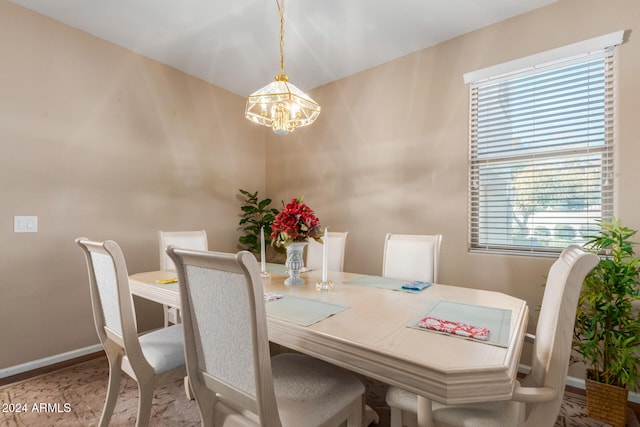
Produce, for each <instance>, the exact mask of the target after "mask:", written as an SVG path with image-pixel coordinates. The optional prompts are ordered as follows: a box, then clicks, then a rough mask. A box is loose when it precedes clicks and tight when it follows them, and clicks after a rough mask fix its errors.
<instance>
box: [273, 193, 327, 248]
mask: <svg viewBox="0 0 640 427" xmlns="http://www.w3.org/2000/svg"><path fill="white" fill-rule="evenodd" d="M302 199H303V198H302V197H299V198H297V199H295V198H294V199H291V201H290V202H289V203H287V204H286V205H285V206H284V208H282V210H281V211H280V212H278V214H277V215H276V218H275V219H274V221H273V223H272V224H271V230H272V232H271V244H272V245H274V246H277V247H283V248H286V247H287V246H289V245H290V244H291V243H292V242H304V241H306V240H307V239H309V238H312V239H315V240H317V241H319V242H322V230H321V229H320V220H319V219H318V217H317V216H316V214H315V213H314V212H313V210H312V209H311V208H310V207H309V206H307V205H306V204H304V203H303V202H302Z"/></svg>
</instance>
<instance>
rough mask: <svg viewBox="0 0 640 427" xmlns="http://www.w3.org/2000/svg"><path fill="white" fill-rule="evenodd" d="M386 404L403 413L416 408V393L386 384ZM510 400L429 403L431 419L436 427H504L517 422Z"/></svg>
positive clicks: (514, 404) (515, 406) (515, 408)
mask: <svg viewBox="0 0 640 427" xmlns="http://www.w3.org/2000/svg"><path fill="white" fill-rule="evenodd" d="M386 401H387V404H388V405H389V406H390V407H392V408H399V409H401V410H402V411H403V413H405V414H403V416H407V415H408V414H413V415H411V416H413V417H415V416H416V413H417V411H418V396H416V395H415V394H414V393H411V392H409V391H406V390H403V389H401V388H398V387H389V390H388V391H387V397H386ZM520 405H522V404H521V403H518V402H513V401H508V400H507V401H501V402H479V403H468V404H464V405H443V404H441V403H438V402H432V410H433V420H434V422H435V424H436V425H437V426H438V427H504V426H516V425H518V417H519V416H520V409H521V408H519V406H520Z"/></svg>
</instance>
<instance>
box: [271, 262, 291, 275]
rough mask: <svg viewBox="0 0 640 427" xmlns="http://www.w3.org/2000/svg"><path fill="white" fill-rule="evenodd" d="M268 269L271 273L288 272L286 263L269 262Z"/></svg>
mask: <svg viewBox="0 0 640 427" xmlns="http://www.w3.org/2000/svg"><path fill="white" fill-rule="evenodd" d="M267 271H268V272H269V273H271V274H287V267H285V266H284V264H274V263H272V262H268V263H267Z"/></svg>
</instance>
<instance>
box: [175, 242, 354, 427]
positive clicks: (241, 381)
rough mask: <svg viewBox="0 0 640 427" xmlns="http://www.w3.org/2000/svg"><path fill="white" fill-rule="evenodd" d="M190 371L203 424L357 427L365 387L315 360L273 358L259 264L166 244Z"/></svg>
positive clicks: (241, 256)
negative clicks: (175, 277)
mask: <svg viewBox="0 0 640 427" xmlns="http://www.w3.org/2000/svg"><path fill="white" fill-rule="evenodd" d="M167 252H168V254H169V256H170V257H171V258H172V259H173V261H174V263H175V265H176V267H177V272H178V282H179V288H180V298H181V301H182V310H183V311H182V314H183V319H182V321H183V323H182V325H183V328H184V333H185V353H186V364H187V374H188V376H189V379H190V381H191V387H192V389H193V393H194V395H195V399H196V402H197V404H198V408H199V410H200V416H201V418H202V423H203V425H205V426H213V425H215V426H217V427H221V426H225V427H226V426H269V427H280V426H285V427H286V426H292V427H305V426H338V425H343V424H344V423H346V425H347V426H349V427H356V426H358V427H360V423H361V418H362V408H363V393H364V386H363V384H362V383H361V382H360V381H359V380H358V379H357V378H355V377H354V376H353V375H352V374H351V373H349V372H348V371H345V370H343V369H341V368H338V367H336V366H332V365H330V364H328V363H325V362H322V361H320V360H316V359H314V358H312V357H309V356H305V355H301V354H292V353H281V354H278V355H276V356H273V357H271V356H270V354H269V339H268V337H267V318H266V311H265V302H264V291H263V287H262V279H261V277H260V267H259V266H258V262H257V260H256V258H255V256H254V255H252V254H251V253H249V252H247V251H241V252H238V253H237V254H226V253H218V252H199V251H192V250H187V249H178V248H175V247H169V249H168V250H167Z"/></svg>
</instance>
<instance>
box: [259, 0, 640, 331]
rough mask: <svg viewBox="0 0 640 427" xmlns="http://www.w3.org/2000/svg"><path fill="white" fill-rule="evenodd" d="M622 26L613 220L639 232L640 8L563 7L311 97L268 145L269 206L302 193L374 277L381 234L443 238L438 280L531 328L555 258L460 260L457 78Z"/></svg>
mask: <svg viewBox="0 0 640 427" xmlns="http://www.w3.org/2000/svg"><path fill="white" fill-rule="evenodd" d="M621 29H623V30H626V36H627V38H628V40H627V41H626V42H625V43H624V44H623V45H622V46H620V47H619V49H618V65H619V68H618V90H619V97H618V107H619V114H618V130H619V132H618V138H617V143H618V148H619V173H618V175H617V178H618V194H619V203H618V209H617V214H618V215H619V216H620V217H621V218H622V220H623V221H624V222H625V223H626V224H627V225H628V226H631V227H634V228H640V213H638V212H639V208H640V206H639V204H640V197H639V193H638V190H637V188H638V187H637V185H638V182H640V168H639V167H638V158H640V144H638V138H639V137H640V120H638V117H637V114H638V111H639V108H638V106H639V101H638V96H639V95H640V78H639V71H640V45H639V44H638V40H637V37H638V34H637V32H638V31H640V4H639V3H638V2H637V0H610V1H601V0H561V1H560V2H558V3H556V4H553V5H550V6H548V7H545V8H542V9H539V10H537V11H534V12H531V13H528V14H526V15H522V16H519V17H516V18H514V19H511V20H508V21H504V22H501V23H498V24H496V25H493V26H491V27H488V28H485V29H482V30H479V31H475V32H472V33H469V34H466V35H464V36H461V37H458V38H456V39H454V40H451V41H449V42H446V43H443V44H441V45H438V46H436V47H434V48H431V49H426V50H423V51H420V52H417V53H414V54H411V55H408V56H406V57H404V58H401V59H399V60H396V61H393V62H390V63H387V64H384V65H382V66H379V67H376V68H374V69H371V70H368V71H365V72H362V73H360V74H358V75H355V76H353V77H349V78H346V79H343V80H340V81H338V82H335V83H331V84H328V85H326V86H323V87H321V88H318V89H316V90H314V91H312V92H311V96H312V97H313V98H314V99H315V100H316V101H318V102H319V103H320V104H321V105H322V108H323V111H322V114H321V115H320V117H319V118H318V120H317V122H316V123H315V124H314V125H313V126H311V127H309V128H303V129H300V130H296V131H295V132H294V133H292V134H290V135H288V136H286V137H279V136H274V135H270V136H269V137H268V145H267V189H268V192H269V194H270V196H271V197H273V198H274V199H275V200H280V199H288V198H290V197H293V196H297V195H304V196H305V200H306V201H307V202H308V203H309V204H310V206H311V207H312V208H314V209H315V210H316V211H317V213H318V215H319V217H320V219H321V221H322V223H323V225H328V226H329V227H330V228H331V229H333V230H334V231H342V230H348V231H349V238H348V242H347V248H346V256H345V269H346V270H348V271H354V272H362V273H370V274H376V273H378V274H379V273H380V271H381V265H382V249H383V238H384V235H385V233H387V232H394V233H442V234H443V235H444V238H443V242H442V258H441V270H440V280H441V281H442V282H443V283H447V284H456V285H465V286H470V287H478V288H486V289H494V290H497V291H501V292H506V293H509V294H513V295H517V296H519V297H522V298H525V299H526V300H527V301H528V302H529V304H530V309H531V313H532V321H531V322H530V329H533V327H535V321H536V317H537V311H536V309H537V307H538V306H539V304H540V300H541V297H542V292H543V288H542V284H543V283H544V281H545V274H546V273H547V271H548V268H549V266H550V265H551V263H552V261H553V260H552V259H550V258H533V257H522V256H502V255H484V254H471V253H469V252H468V251H467V226H468V223H467V158H468V106H469V102H468V99H469V93H468V87H467V86H466V85H465V84H464V83H463V77H462V76H463V74H464V73H466V72H469V71H473V70H477V69H480V68H484V67H487V66H491V65H494V64H498V63H502V62H505V61H508V60H512V59H516V58H520V57H523V56H527V55H530V54H534V53H537V52H541V51H545V50H549V49H553V48H556V47H559V46H563V45H566V44H570V43H574V42H578V41H581V40H584V39H588V38H591V37H596V36H599V35H602V34H607V33H609V32H613V31H616V30H621ZM290 60H292V59H290ZM291 79H292V81H293V82H294V83H295V76H291Z"/></svg>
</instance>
